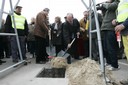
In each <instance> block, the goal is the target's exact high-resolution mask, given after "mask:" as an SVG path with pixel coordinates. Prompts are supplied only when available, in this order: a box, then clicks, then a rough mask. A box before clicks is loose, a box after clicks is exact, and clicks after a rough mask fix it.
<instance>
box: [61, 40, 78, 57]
mask: <svg viewBox="0 0 128 85" xmlns="http://www.w3.org/2000/svg"><path fill="white" fill-rule="evenodd" d="M75 39H76V38H74V39H73V40H72V42H71V43H70V44H71V45H70V47H71V46H72V44H73V42H74V41H75ZM68 49H69V48H67V49H66V50H65V53H64V55H65V54H66V53H67V51H68ZM64 55H63V56H64ZM63 56H62V57H63Z"/></svg>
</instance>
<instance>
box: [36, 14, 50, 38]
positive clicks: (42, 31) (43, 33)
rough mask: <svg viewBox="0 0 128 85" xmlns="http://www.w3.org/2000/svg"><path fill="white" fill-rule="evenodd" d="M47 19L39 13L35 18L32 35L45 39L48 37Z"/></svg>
mask: <svg viewBox="0 0 128 85" xmlns="http://www.w3.org/2000/svg"><path fill="white" fill-rule="evenodd" d="M48 29H49V28H48V19H47V16H46V15H45V14H44V13H43V12H40V13H38V14H37V17H36V24H35V29H34V35H35V36H39V37H42V38H46V37H47V35H48Z"/></svg>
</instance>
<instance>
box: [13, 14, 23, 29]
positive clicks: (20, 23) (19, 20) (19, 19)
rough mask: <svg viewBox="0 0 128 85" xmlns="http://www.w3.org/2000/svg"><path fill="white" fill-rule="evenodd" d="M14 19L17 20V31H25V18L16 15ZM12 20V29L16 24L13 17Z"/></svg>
mask: <svg viewBox="0 0 128 85" xmlns="http://www.w3.org/2000/svg"><path fill="white" fill-rule="evenodd" d="M14 19H15V24H16V29H21V30H24V24H25V17H24V16H21V15H17V14H16V13H14ZM11 20H12V27H13V28H14V22H13V19H12V16H11Z"/></svg>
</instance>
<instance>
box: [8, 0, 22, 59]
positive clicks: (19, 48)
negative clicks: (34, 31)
mask: <svg viewBox="0 0 128 85" xmlns="http://www.w3.org/2000/svg"><path fill="white" fill-rule="evenodd" d="M18 2H19V0H18ZM17 4H18V3H17ZM17 4H16V5H17ZM10 8H11V11H12V13H11V14H12V22H13V23H14V22H15V17H14V9H15V8H14V9H13V6H12V0H10ZM14 30H15V33H16V35H17V36H16V41H17V45H18V50H19V54H20V59H21V60H23V56H22V53H21V47H20V42H19V37H18V33H17V29H16V23H14Z"/></svg>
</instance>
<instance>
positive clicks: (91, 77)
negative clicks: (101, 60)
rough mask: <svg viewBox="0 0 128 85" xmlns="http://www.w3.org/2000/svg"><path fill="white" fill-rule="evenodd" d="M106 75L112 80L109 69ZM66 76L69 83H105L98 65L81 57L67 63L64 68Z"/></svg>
mask: <svg viewBox="0 0 128 85" xmlns="http://www.w3.org/2000/svg"><path fill="white" fill-rule="evenodd" d="M107 76H108V77H109V79H111V80H112V78H111V73H110V72H109V71H107ZM66 77H67V78H68V79H69V85H106V84H105V81H104V77H103V76H102V73H101V70H100V67H99V65H98V64H97V63H96V62H95V61H93V60H91V59H83V60H80V61H77V62H75V63H72V64H71V65H69V66H68V67H67V68H66ZM108 85H119V84H108Z"/></svg>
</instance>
